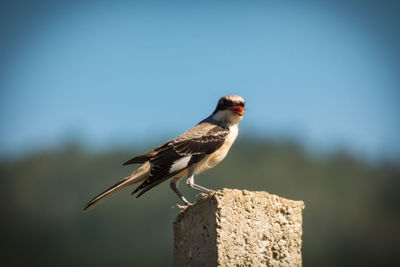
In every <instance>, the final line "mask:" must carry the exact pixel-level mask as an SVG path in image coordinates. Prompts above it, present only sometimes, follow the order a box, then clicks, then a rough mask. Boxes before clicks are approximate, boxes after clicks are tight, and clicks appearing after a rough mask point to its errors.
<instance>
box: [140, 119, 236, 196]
mask: <svg viewBox="0 0 400 267" xmlns="http://www.w3.org/2000/svg"><path fill="white" fill-rule="evenodd" d="M228 134H229V128H224V127H221V126H218V125H215V124H210V123H202V124H198V125H197V126H195V127H193V128H192V129H191V130H189V131H187V132H186V133H184V134H182V135H181V136H178V137H177V138H175V139H173V140H171V141H169V142H168V143H166V144H165V145H163V146H160V147H158V148H157V149H155V150H154V151H155V152H156V154H155V155H154V156H153V157H152V158H151V159H150V164H151V168H150V177H149V178H148V179H147V180H146V181H144V182H143V183H142V184H141V185H140V186H139V187H138V188H136V189H135V191H133V193H132V194H134V193H136V192H138V191H141V192H140V193H139V194H138V196H137V197H139V196H141V195H142V194H144V193H145V192H147V191H148V190H150V189H151V188H153V187H154V186H156V185H158V184H160V183H162V182H163V181H165V180H166V179H168V178H171V177H173V176H174V175H176V174H178V173H179V172H181V171H183V170H185V169H187V168H190V167H192V166H193V164H196V163H198V162H199V161H201V160H202V159H204V158H205V157H207V156H208V155H210V154H211V153H213V152H215V151H216V150H217V149H218V148H219V147H221V146H222V144H223V143H224V142H225V138H226V136H227V135H228Z"/></svg>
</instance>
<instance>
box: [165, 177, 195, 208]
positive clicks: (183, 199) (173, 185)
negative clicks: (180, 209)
mask: <svg viewBox="0 0 400 267" xmlns="http://www.w3.org/2000/svg"><path fill="white" fill-rule="evenodd" d="M178 183H179V179H174V178H172V180H171V182H170V183H169V185H170V186H171V189H172V190H174V192H175V193H176V194H177V195H178V197H179V198H180V199H181V200H182V201H183V203H185V205H187V206H189V205H192V203H190V202H189V201H188V200H187V199H186V198H185V197H184V196H183V195H182V194H181V192H179V190H178V188H177V185H178Z"/></svg>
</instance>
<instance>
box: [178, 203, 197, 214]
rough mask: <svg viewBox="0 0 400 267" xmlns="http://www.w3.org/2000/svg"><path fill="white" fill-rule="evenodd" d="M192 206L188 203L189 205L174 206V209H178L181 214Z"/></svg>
mask: <svg viewBox="0 0 400 267" xmlns="http://www.w3.org/2000/svg"><path fill="white" fill-rule="evenodd" d="M192 205H193V204H192V203H190V204H189V205H179V204H176V205H175V207H176V208H178V209H179V210H180V211H181V212H182V211H184V210H186V209H187V208H189V207H190V206H192Z"/></svg>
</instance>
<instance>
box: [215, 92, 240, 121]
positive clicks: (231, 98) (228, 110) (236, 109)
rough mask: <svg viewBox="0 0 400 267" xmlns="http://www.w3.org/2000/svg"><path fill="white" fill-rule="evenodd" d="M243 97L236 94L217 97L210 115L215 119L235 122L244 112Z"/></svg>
mask: <svg viewBox="0 0 400 267" xmlns="http://www.w3.org/2000/svg"><path fill="white" fill-rule="evenodd" d="M244 102H245V101H244V99H243V98H242V97H240V96H238V95H226V96H223V97H221V98H220V99H219V101H218V104H217V107H216V108H215V110H214V112H213V114H212V116H213V118H214V119H215V120H216V121H220V122H223V123H228V124H237V123H239V121H240V120H241V119H242V117H243V114H244Z"/></svg>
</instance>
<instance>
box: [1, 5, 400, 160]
mask: <svg viewBox="0 0 400 267" xmlns="http://www.w3.org/2000/svg"><path fill="white" fill-rule="evenodd" d="M21 3H22V4H21ZM21 3H20V4H15V3H14V2H9V3H8V4H7V3H6V2H4V3H3V4H2V5H3V8H0V9H1V10H3V11H2V12H3V14H0V15H1V16H0V17H2V19H1V20H0V22H1V32H0V33H2V35H1V36H2V37H1V39H2V40H1V44H0V48H1V54H0V89H1V91H0V104H1V108H0V112H1V113H0V123H1V128H2V131H1V134H0V154H3V155H4V154H10V153H11V154H24V153H26V152H31V151H33V150H35V149H38V148H41V147H54V146H57V145H58V144H60V143H63V142H64V141H65V140H68V139H69V138H78V139H80V140H82V141H83V142H85V143H87V144H88V145H90V146H92V147H99V148H109V147H113V146H130V145H138V144H146V145H149V146H150V145H155V144H158V143H159V142H162V141H165V140H167V139H169V138H172V137H174V136H175V135H176V134H179V133H181V132H183V131H185V130H187V129H188V128H190V127H191V126H193V125H194V124H195V123H197V122H198V121H200V120H201V119H203V118H204V117H206V116H207V115H209V113H210V112H212V110H213V109H214V107H215V105H216V102H217V100H218V98H219V97H221V96H222V95H225V94H231V93H234V94H239V95H241V96H243V97H244V98H245V99H246V101H247V110H246V114H245V118H244V120H243V121H242V122H241V135H245V136H248V137H253V136H256V137H257V138H259V137H261V138H263V137H272V138H280V137H282V136H283V137H291V138H295V139H297V140H300V141H301V142H303V143H305V144H306V145H307V146H310V147H312V148H317V149H322V150H324V149H332V148H336V147H344V148H347V149H349V150H351V151H353V152H355V153H359V154H363V155H367V156H368V157H370V156H371V157H381V156H385V157H395V158H399V156H400V119H399V114H400V112H399V111H400V106H399V103H400V75H399V74H400V30H399V29H400V27H399V26H400V22H399V20H398V17H397V16H398V12H399V11H400V10H399V4H397V3H396V1H382V2H378V1H375V2H373V1H343V2H341V1H332V2H330V1H324V2H323V3H321V2H317V1H302V2H300V1H293V2H290V1H243V2H240V1H237V2H235V1H219V2H217V1H210V2H205V1H197V2H195V1H182V2H179V1H167V2H158V3H156V2H135V1H131V2H129V1H113V2H111V1H109V2H107V1H102V2H101V1H100V2H94V1H93V2H91V1H81V2H78V1H77V2H74V1H72V2H71V1H69V2H68V1H65V2H52V3H51V2H47V1H38V2H37V3H36V4H35V3H34V4H32V3H31V2H30V1H27V2H25V4H23V3H24V2H23V1H22V2H21Z"/></svg>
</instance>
